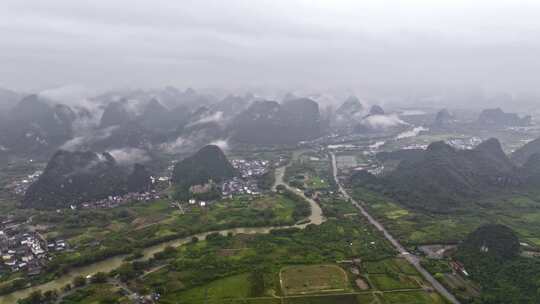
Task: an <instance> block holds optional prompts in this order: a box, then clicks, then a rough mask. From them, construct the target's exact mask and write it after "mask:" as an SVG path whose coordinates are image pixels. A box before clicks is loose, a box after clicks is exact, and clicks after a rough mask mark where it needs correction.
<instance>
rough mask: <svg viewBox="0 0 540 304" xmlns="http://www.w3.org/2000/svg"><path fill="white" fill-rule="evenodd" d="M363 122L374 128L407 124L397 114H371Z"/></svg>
mask: <svg viewBox="0 0 540 304" xmlns="http://www.w3.org/2000/svg"><path fill="white" fill-rule="evenodd" d="M362 124H363V125H365V126H368V127H370V128H372V129H388V128H392V127H396V126H400V125H407V123H406V122H404V121H403V120H401V119H400V118H399V117H398V116H397V115H396V114H389V115H370V116H368V117H366V118H364V119H363V120H362Z"/></svg>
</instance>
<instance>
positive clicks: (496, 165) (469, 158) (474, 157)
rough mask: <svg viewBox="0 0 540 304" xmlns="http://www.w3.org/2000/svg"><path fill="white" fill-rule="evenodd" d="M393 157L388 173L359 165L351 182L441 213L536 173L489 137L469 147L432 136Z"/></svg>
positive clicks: (512, 186)
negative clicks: (424, 143)
mask: <svg viewBox="0 0 540 304" xmlns="http://www.w3.org/2000/svg"><path fill="white" fill-rule="evenodd" d="M389 156H390V155H381V157H389ZM398 159H399V160H400V161H401V162H400V163H399V165H398V167H397V168H396V169H395V170H394V171H392V172H390V173H388V175H386V176H383V177H381V178H376V177H374V176H371V175H370V174H369V173H367V172H364V171H360V172H358V173H356V174H355V175H353V176H352V182H353V183H354V184H356V185H359V186H363V187H367V188H368V189H373V190H376V191H382V192H383V193H385V194H387V195H389V196H390V197H392V198H393V199H395V200H396V201H398V202H399V203H401V204H403V205H406V206H409V207H411V208H415V209H421V210H428V211H430V212H443V213H444V212H452V211H455V210H458V209H460V208H462V207H464V206H465V205H466V204H470V203H472V202H473V200H475V199H479V198H482V197H485V196H486V195H492V194H495V193H498V192H500V191H504V190H505V189H507V190H508V189H517V188H520V187H525V186H528V185H534V183H535V182H536V181H535V179H533V178H532V177H533V176H537V175H538V172H536V171H535V170H533V171H532V172H531V171H529V172H528V175H526V174H524V172H523V171H521V170H520V169H519V168H518V167H517V166H516V165H514V164H513V163H512V162H511V161H510V159H509V158H508V157H507V156H506V155H505V154H504V152H503V150H502V148H501V145H500V143H499V141H498V140H496V139H493V138H492V139H489V140H486V141H484V142H482V143H481V144H480V145H478V146H477V147H476V148H474V149H472V150H456V149H454V148H452V147H451V146H450V145H448V144H446V143H444V142H435V143H432V144H430V145H429V147H428V148H427V150H426V151H425V152H422V151H421V150H420V151H417V152H416V151H415V152H414V153H413V151H411V153H408V154H403V155H402V156H400V157H398Z"/></svg>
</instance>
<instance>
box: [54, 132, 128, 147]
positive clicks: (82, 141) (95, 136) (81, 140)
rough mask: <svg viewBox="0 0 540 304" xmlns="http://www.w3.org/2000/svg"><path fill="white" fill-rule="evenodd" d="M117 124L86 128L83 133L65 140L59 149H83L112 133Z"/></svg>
mask: <svg viewBox="0 0 540 304" xmlns="http://www.w3.org/2000/svg"><path fill="white" fill-rule="evenodd" d="M116 128H118V126H112V127H108V128H105V129H100V130H91V131H90V130H87V132H86V133H85V134H83V135H79V136H76V137H74V138H72V139H70V140H68V141H67V142H65V143H64V144H63V145H62V146H61V147H60V149H63V150H68V151H76V150H85V149H86V148H87V147H89V146H91V145H92V144H94V143H95V142H97V141H100V140H103V139H105V138H107V137H109V136H111V135H112V132H113V131H114V130H115V129H116Z"/></svg>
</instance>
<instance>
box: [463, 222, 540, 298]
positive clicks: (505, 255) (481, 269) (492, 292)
mask: <svg viewBox="0 0 540 304" xmlns="http://www.w3.org/2000/svg"><path fill="white" fill-rule="evenodd" d="M519 249H520V244H519V240H518V237H517V235H516V234H515V232H514V231H512V230H511V229H510V228H508V227H506V226H503V225H499V224H488V225H484V226H481V227H479V228H478V229H476V230H475V231H473V232H472V233H471V234H470V235H469V236H468V237H467V238H466V239H465V240H464V241H463V243H462V244H460V245H459V246H458V251H457V252H456V254H455V255H454V258H455V259H456V260H458V261H459V262H461V263H463V265H464V266H465V269H466V271H467V272H468V273H469V274H470V276H471V278H472V279H474V280H475V281H476V282H478V283H480V285H481V287H482V293H481V296H480V298H478V299H475V301H474V303H479V304H488V303H489V304H508V303H516V304H517V303H520V304H521V303H524V304H527V303H530V304H533V303H539V302H540V293H538V288H539V287H540V286H539V285H540V282H539V281H538V278H539V276H538V274H539V273H540V260H538V259H537V258H525V257H521V256H520V255H519Z"/></svg>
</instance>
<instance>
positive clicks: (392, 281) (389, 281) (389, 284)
mask: <svg viewBox="0 0 540 304" xmlns="http://www.w3.org/2000/svg"><path fill="white" fill-rule="evenodd" d="M369 280H370V281H371V282H372V283H373V284H374V285H375V286H376V287H377V288H378V289H380V290H383V291H387V290H396V289H414V288H420V286H419V285H418V283H417V282H416V281H415V280H414V279H412V278H411V277H409V276H405V275H392V276H390V275H386V274H370V275H369Z"/></svg>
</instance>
